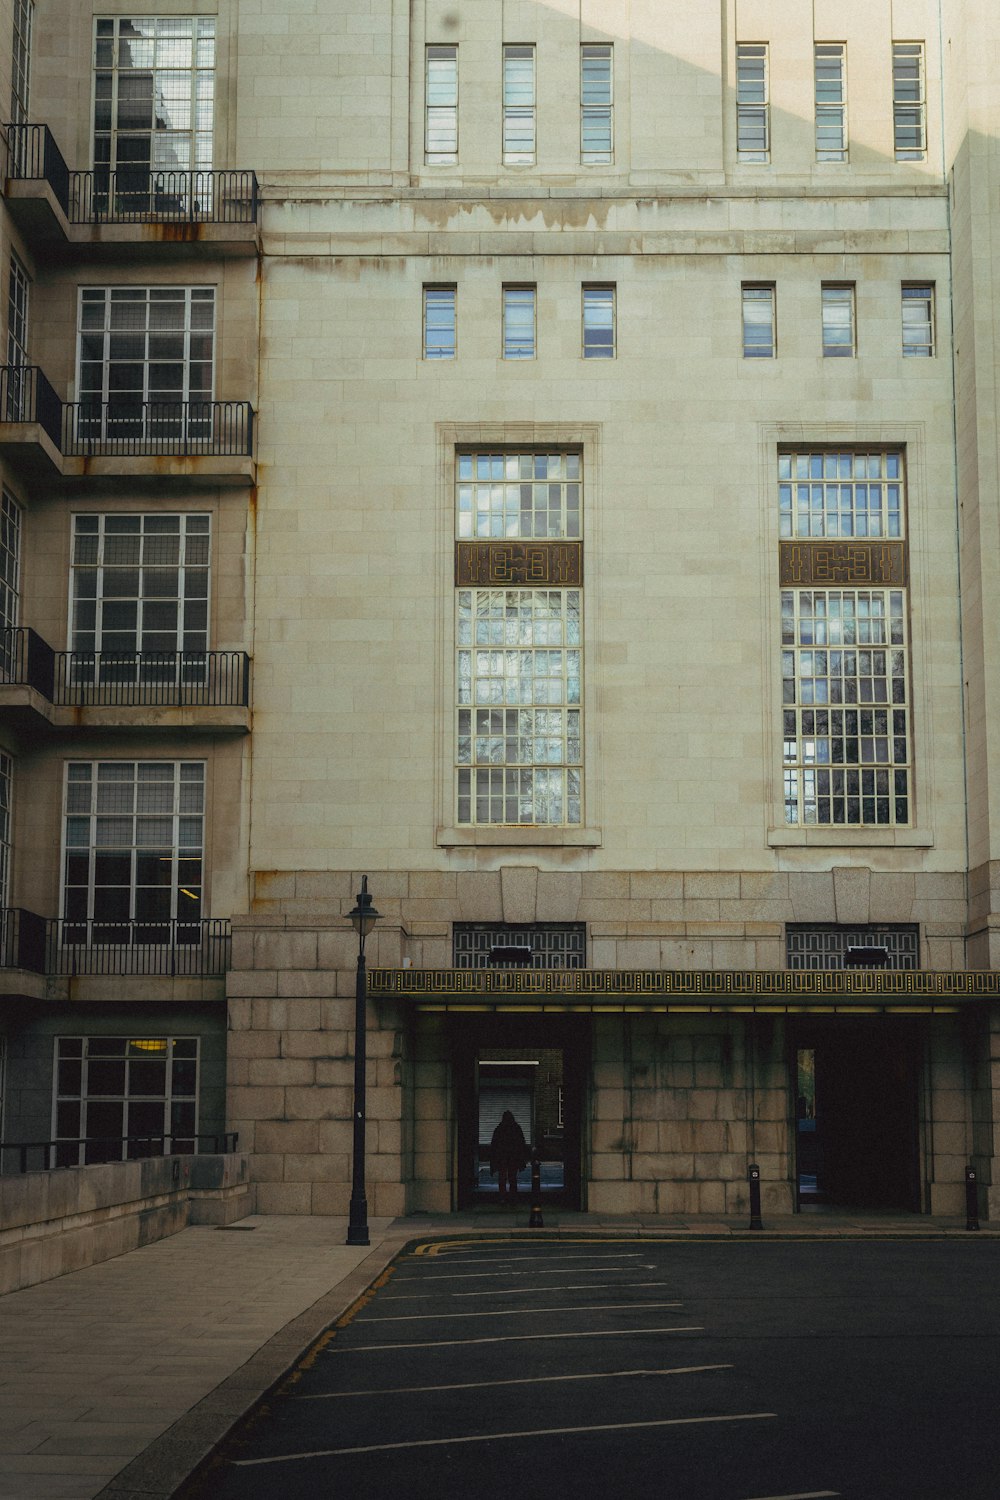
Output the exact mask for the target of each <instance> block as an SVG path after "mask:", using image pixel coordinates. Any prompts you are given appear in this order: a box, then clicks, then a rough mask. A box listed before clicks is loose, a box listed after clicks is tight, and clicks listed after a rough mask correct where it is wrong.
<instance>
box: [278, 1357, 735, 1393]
mask: <svg viewBox="0 0 1000 1500" xmlns="http://www.w3.org/2000/svg"><path fill="white" fill-rule="evenodd" d="M734 1368H735V1366H733V1365H671V1366H669V1367H668V1368H667V1369H664V1370H596V1371H595V1372H594V1373H593V1374H591V1373H589V1372H588V1373H587V1374H585V1375H521V1376H519V1377H518V1378H517V1379H516V1380H466V1381H462V1382H461V1383H459V1384H452V1385H393V1386H388V1387H386V1388H385V1389H383V1390H374V1391H317V1392H316V1393H315V1394H312V1393H310V1394H309V1395H308V1396H296V1397H295V1398H294V1399H295V1400H296V1401H343V1400H344V1399H345V1397H348V1396H415V1395H426V1394H427V1393H428V1392H430V1391H482V1390H488V1389H489V1388H490V1387H491V1386H495V1385H557V1384H560V1383H563V1382H565V1381H567V1380H625V1379H629V1378H634V1379H639V1378H642V1377H644V1376H649V1375H700V1374H701V1373H702V1372H703V1371H705V1370H732V1369H734Z"/></svg>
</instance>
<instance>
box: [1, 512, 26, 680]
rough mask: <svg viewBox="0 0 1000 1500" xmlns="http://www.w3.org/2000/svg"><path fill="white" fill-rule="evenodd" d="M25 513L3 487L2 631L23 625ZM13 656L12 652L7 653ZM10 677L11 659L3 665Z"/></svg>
mask: <svg viewBox="0 0 1000 1500" xmlns="http://www.w3.org/2000/svg"><path fill="white" fill-rule="evenodd" d="M22 520H23V513H22V510H21V507H20V505H18V503H17V501H16V500H15V499H14V496H13V495H12V494H11V492H10V490H9V489H8V488H7V486H6V485H3V486H0V630H15V629H16V628H17V626H18V625H19V624H20V622H21V536H22ZM5 654H6V655H7V656H8V657H12V652H10V651H8V652H7V653H5ZM3 667H6V668H7V671H8V675H9V673H10V671H11V670H12V669H13V660H12V659H10V660H8V661H6V662H3V663H2V666H0V681H2V680H3V673H2V668H3Z"/></svg>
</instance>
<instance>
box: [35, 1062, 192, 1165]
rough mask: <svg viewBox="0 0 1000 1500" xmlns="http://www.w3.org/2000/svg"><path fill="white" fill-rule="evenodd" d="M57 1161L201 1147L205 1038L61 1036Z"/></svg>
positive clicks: (55, 1108) (56, 1109)
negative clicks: (200, 1090) (201, 1054)
mask: <svg viewBox="0 0 1000 1500" xmlns="http://www.w3.org/2000/svg"><path fill="white" fill-rule="evenodd" d="M55 1071H56V1077H55V1089H54V1100H53V1131H52V1134H53V1138H54V1140H56V1141H57V1142H59V1143H60V1144H58V1145H57V1147H56V1163H55V1164H56V1166H60V1167H68V1166H79V1165H82V1164H83V1163H86V1162H101V1161H126V1160H129V1159H132V1158H137V1157H145V1156H160V1155H162V1154H165V1153H167V1152H180V1153H189V1152H192V1151H194V1150H195V1148H196V1145H197V1131H198V1038H197V1037H162V1036H160V1037H120V1036H92V1037H79V1036H76V1037H71V1036H62V1037H57V1038H56V1056H55Z"/></svg>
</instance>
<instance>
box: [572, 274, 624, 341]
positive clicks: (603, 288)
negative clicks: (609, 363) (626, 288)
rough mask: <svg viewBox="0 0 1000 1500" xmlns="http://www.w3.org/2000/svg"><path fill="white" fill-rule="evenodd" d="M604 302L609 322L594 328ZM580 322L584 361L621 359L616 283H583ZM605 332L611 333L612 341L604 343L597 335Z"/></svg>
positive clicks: (599, 322) (598, 324) (601, 323)
mask: <svg viewBox="0 0 1000 1500" xmlns="http://www.w3.org/2000/svg"><path fill="white" fill-rule="evenodd" d="M601 299H603V301H604V303H605V304H606V306H607V307H609V308H610V313H611V316H610V322H609V323H606V322H603V321H598V322H597V324H596V325H595V324H594V323H593V322H592V319H593V315H594V313H595V312H598V311H599V309H600V306H601ZM588 312H589V313H590V320H588ZM580 323H581V327H580V336H581V343H580V353H581V357H582V358H583V359H617V358H618V288H617V286H616V284H615V283H614V282H613V281H593V282H584V284H583V285H582V287H581V288H580ZM605 330H609V331H610V339H608V340H603V341H602V340H600V339H598V337H597V336H598V335H600V334H601V333H602V332H604V331H605ZM588 334H589V335H590V341H589V343H588Z"/></svg>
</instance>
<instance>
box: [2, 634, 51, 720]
mask: <svg viewBox="0 0 1000 1500" xmlns="http://www.w3.org/2000/svg"><path fill="white" fill-rule="evenodd" d="M54 681H55V652H54V651H53V650H52V647H51V646H50V645H49V643H48V641H43V640H42V637H41V636H40V635H37V634H36V633H35V631H33V630H29V629H27V628H26V627H24V626H5V627H4V629H3V630H0V687H31V688H34V689H35V690H36V691H37V692H39V693H41V694H42V696H43V697H44V698H47V699H48V700H49V702H50V703H51V702H52V689H53V683H54Z"/></svg>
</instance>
